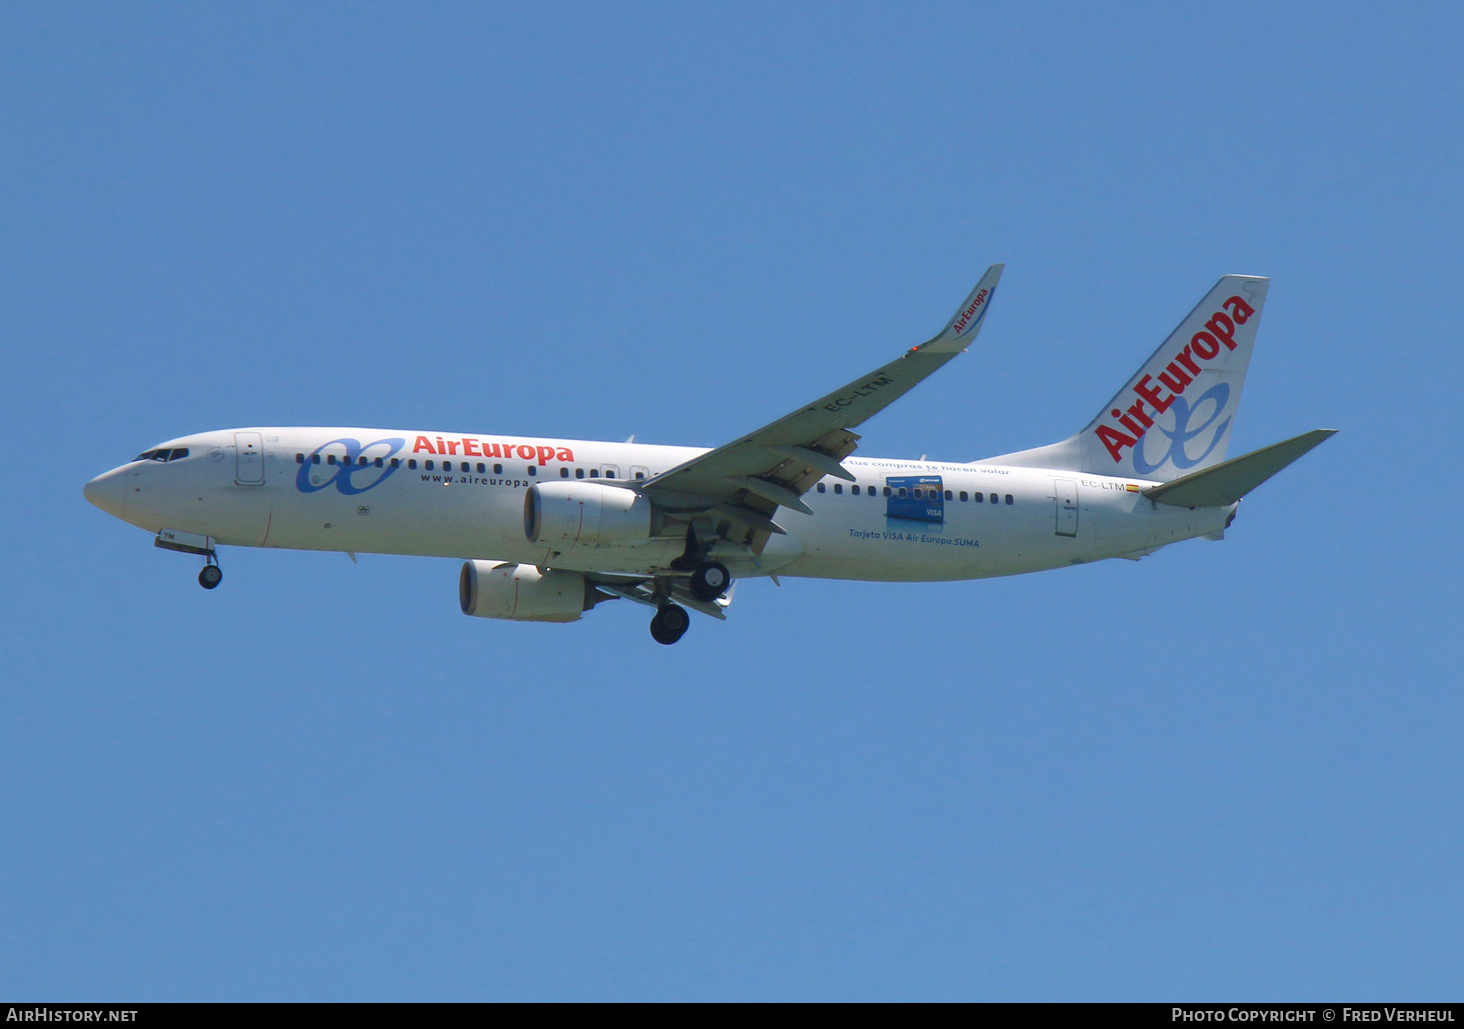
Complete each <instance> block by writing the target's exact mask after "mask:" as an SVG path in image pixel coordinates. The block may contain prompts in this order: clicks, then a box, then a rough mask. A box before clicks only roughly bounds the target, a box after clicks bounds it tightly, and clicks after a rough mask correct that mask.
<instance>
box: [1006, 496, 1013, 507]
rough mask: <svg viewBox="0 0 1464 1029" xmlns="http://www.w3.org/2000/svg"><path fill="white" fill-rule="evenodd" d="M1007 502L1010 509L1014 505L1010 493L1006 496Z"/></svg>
mask: <svg viewBox="0 0 1464 1029" xmlns="http://www.w3.org/2000/svg"><path fill="white" fill-rule="evenodd" d="M1006 502H1007V506H1008V507H1010V506H1011V504H1012V495H1011V494H1010V493H1008V494H1007V495H1006Z"/></svg>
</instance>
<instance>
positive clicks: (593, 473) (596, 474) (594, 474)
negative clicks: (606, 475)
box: [590, 468, 600, 479]
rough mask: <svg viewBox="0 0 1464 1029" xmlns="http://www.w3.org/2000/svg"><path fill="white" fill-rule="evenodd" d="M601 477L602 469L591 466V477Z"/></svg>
mask: <svg viewBox="0 0 1464 1029" xmlns="http://www.w3.org/2000/svg"><path fill="white" fill-rule="evenodd" d="M599 477H600V469H598V468H591V469H590V478H592V479H598V478H599Z"/></svg>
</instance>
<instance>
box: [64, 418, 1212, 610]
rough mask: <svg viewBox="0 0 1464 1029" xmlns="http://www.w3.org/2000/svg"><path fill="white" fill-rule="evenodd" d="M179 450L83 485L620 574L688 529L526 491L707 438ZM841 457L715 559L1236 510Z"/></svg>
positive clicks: (1168, 525) (393, 434)
mask: <svg viewBox="0 0 1464 1029" xmlns="http://www.w3.org/2000/svg"><path fill="white" fill-rule="evenodd" d="M183 449H186V450H187V451H188V454H187V456H186V457H185V456H179V457H176V458H173V459H169V460H155V459H154V460H140V461H133V462H131V463H128V464H126V465H123V466H121V467H120V468H117V469H114V470H113V471H111V472H108V473H106V474H105V475H103V476H100V477H98V478H97V479H96V480H93V482H92V483H90V484H89V485H88V490H87V494H88V497H89V498H91V499H92V500H93V502H95V503H97V504H98V506H101V507H103V508H104V509H106V510H108V511H109V512H111V513H112V514H114V515H116V516H117V517H119V518H122V519H124V520H126V521H128V522H131V523H132V524H134V525H137V526H140V527H142V528H144V529H147V530H149V531H152V532H159V531H161V530H164V529H170V530H177V531H181V532H186V533H193V534H197V535H199V536H208V537H211V538H212V539H213V540H214V541H215V542H217V543H220V544H227V545H232V546H244V547H278V548H285V549H295V550H334V551H344V552H350V553H382V554H409V555H421V556H427V557H452V558H462V559H465V560H467V559H493V560H500V561H509V562H515V563H520V564H539V565H543V564H548V563H550V561H551V558H552V564H553V565H554V567H556V568H560V569H566V570H575V571H584V572H593V573H607V574H614V573H623V574H626V575H646V574H651V573H653V572H655V571H656V570H657V569H664V568H665V567H666V566H667V564H668V562H670V561H671V560H672V559H674V558H675V557H677V556H678V555H679V554H680V553H681V552H682V549H683V547H684V545H685V544H684V540H683V539H682V538H681V537H680V536H667V537H664V538H652V539H649V540H647V541H644V542H638V543H629V544H617V545H614V546H596V547H585V546H576V547H573V548H571V549H569V550H567V551H562V552H551V551H549V550H547V549H546V548H545V547H544V546H542V545H535V544H531V543H530V542H529V541H528V539H527V537H526V536H525V532H524V495H525V492H526V490H528V488H529V487H531V486H533V485H534V484H535V483H542V482H554V481H560V480H561V479H563V478H571V479H575V478H585V479H590V478H594V479H597V480H601V481H607V482H608V481H611V480H614V481H624V480H627V479H630V480H634V479H636V478H637V477H638V476H639V477H645V478H649V477H652V476H655V475H657V474H659V473H661V472H664V471H666V470H668V469H670V468H673V467H675V466H676V465H679V464H681V463H683V462H685V461H687V460H689V459H691V458H693V457H696V456H697V455H699V454H702V453H705V452H706V451H705V450H704V449H702V448H693V447H668V446H652V445H646V444H639V443H605V442H592V441H584V440H547V439H540V438H528V437H506V436H488V435H461V434H449V433H435V432H434V433H422V432H417V431H400V430H384V429H360V428H253V429H230V430H223V431H219V432H208V433H200V434H197V435H193V436H187V437H184V438H181V439H177V440H172V441H170V442H169V443H167V444H164V445H161V446H160V448H159V450H168V451H170V452H172V453H176V452H178V451H180V450H183ZM347 460H349V461H350V464H349V466H347V465H346V464H345V463H344V462H345V461H347ZM378 460H379V461H380V464H378V463H377V462H378ZM363 461H364V463H363ZM393 462H395V463H394V464H393ZM444 463H446V464H447V465H450V466H451V467H450V470H446V471H445V470H444ZM844 467H845V468H846V469H847V470H848V471H849V472H850V473H851V474H853V475H854V476H855V477H856V479H857V481H856V482H854V483H849V482H845V481H841V480H838V479H834V478H832V477H830V478H827V479H825V480H824V481H823V482H821V483H820V484H819V485H818V486H817V487H815V488H814V489H813V490H810V491H809V492H808V493H807V494H805V495H804V497H803V499H804V501H805V502H806V503H807V505H808V506H809V507H810V508H812V509H813V514H811V515H808V514H802V513H799V512H795V511H792V510H789V509H786V508H782V509H779V511H778V513H777V521H778V522H779V524H781V525H782V526H783V527H784V528H785V529H786V530H787V535H786V536H777V535H775V536H772V537H771V539H770V540H769V542H768V544H767V546H766V548H765V549H764V550H763V552H762V554H761V555H759V556H757V557H754V556H752V555H751V554H750V553H748V551H747V550H746V548H742V547H734V546H731V545H729V544H726V543H719V544H718V545H717V549H715V550H714V551H713V553H712V557H714V558H715V559H717V560H721V561H722V562H723V563H724V564H726V566H727V567H728V569H729V570H730V571H731V572H732V574H733V575H734V576H735V577H739V578H741V577H748V576H754V575H763V574H768V573H774V574H778V575H789V576H808V577H816V578H830V579H869V580H889V581H933V580H949V579H974V578H984V577H988V576H997V575H1014V574H1018V573H1021V572H1031V571H1038V570H1041V569H1046V568H1056V567H1060V566H1063V565H1068V564H1082V563H1085V562H1088V561H1095V560H1099V559H1102V558H1109V557H1122V556H1138V555H1139V554H1142V553H1145V552H1148V551H1151V550H1153V549H1155V548H1157V547H1161V546H1164V545H1165V544H1168V543H1173V542H1175V541H1177V540H1182V539H1188V538H1191V537H1196V536H1209V537H1211V538H1218V536H1219V534H1220V533H1221V532H1223V530H1224V528H1225V526H1226V525H1227V524H1228V522H1229V519H1230V518H1231V516H1232V514H1233V511H1234V505H1230V506H1229V507H1209V508H1198V509H1194V510H1191V509H1186V508H1182V507H1174V506H1171V505H1165V504H1156V503H1153V502H1151V501H1149V500H1148V499H1146V498H1145V497H1144V496H1142V495H1141V494H1140V493H1139V492H1137V490H1138V489H1139V488H1141V487H1144V486H1148V485H1152V483H1150V482H1145V481H1143V480H1136V479H1119V478H1111V477H1105V476H1099V475H1093V474H1090V473H1079V472H1068V471H1051V470H1044V469H1038V468H1015V467H1001V466H997V465H985V464H951V463H944V462H926V461H896V460H882V459H878V458H863V457H850V458H847V459H845V461H844ZM917 489H918V490H919V491H920V496H919V497H917V496H916V495H915V491H916V490H917ZM902 490H903V491H905V492H904V493H903V494H902V493H901V491H902ZM977 496H980V497H981V501H980V502H979V503H978V502H977V501H976V499H975V498H976V497H977Z"/></svg>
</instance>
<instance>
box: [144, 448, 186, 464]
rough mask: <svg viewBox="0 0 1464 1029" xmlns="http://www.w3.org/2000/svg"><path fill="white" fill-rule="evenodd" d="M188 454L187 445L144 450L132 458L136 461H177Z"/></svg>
mask: <svg viewBox="0 0 1464 1029" xmlns="http://www.w3.org/2000/svg"><path fill="white" fill-rule="evenodd" d="M187 456H188V448H187V447H173V448H171V449H169V448H168V447H160V448H158V449H157V450H144V451H143V452H142V453H140V454H138V455H137V456H136V457H134V458H133V459H132V460H134V461H176V460H178V459H179V458H183V457H187Z"/></svg>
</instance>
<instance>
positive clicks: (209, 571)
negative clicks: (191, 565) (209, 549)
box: [198, 553, 224, 590]
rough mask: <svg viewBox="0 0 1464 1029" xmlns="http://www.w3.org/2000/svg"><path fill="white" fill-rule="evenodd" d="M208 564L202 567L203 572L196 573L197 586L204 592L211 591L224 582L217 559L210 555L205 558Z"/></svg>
mask: <svg viewBox="0 0 1464 1029" xmlns="http://www.w3.org/2000/svg"><path fill="white" fill-rule="evenodd" d="M205 560H207V561H208V564H206V565H204V566H203V571H201V572H199V573H198V584H199V585H200V586H202V587H203V588H204V589H206V590H211V589H213V588H215V587H216V586H218V584H219V583H221V582H223V581H224V572H223V569H221V568H220V567H219V559H218V558H217V557H216V556H215V555H214V554H212V553H209V554H208V556H207V557H206V558H205Z"/></svg>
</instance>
